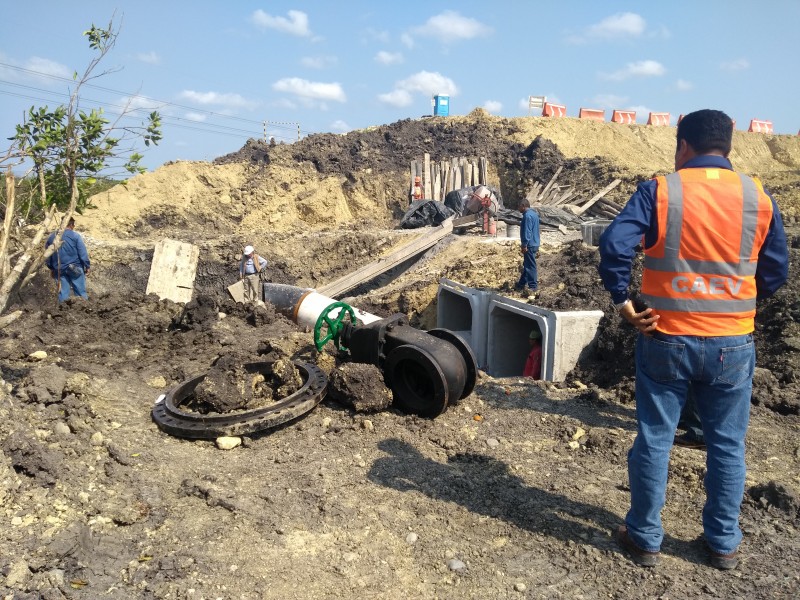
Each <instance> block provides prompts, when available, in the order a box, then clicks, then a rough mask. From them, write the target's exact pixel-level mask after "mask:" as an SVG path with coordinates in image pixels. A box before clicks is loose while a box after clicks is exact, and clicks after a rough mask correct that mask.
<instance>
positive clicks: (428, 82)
mask: <svg viewBox="0 0 800 600" xmlns="http://www.w3.org/2000/svg"><path fill="white" fill-rule="evenodd" d="M395 87H396V88H398V89H401V90H406V91H407V92H420V93H422V94H427V95H429V96H432V95H433V94H449V95H450V96H455V95H456V94H458V87H457V86H456V84H455V82H454V81H453V80H452V79H450V78H449V77H445V76H444V75H442V74H441V73H431V72H430V71H420V72H419V73H415V74H414V75H412V76H411V77H406V78H405V79H403V80H402V81H398V82H397V83H396V84H395Z"/></svg>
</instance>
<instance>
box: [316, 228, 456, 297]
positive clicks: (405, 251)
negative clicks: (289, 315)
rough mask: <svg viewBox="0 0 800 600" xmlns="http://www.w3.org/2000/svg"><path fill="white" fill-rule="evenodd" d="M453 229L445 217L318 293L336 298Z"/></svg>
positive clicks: (423, 249)
mask: <svg viewBox="0 0 800 600" xmlns="http://www.w3.org/2000/svg"><path fill="white" fill-rule="evenodd" d="M452 231H453V219H452V218H451V219H447V220H446V221H445V222H444V223H442V224H441V225H440V226H439V227H433V228H426V229H424V230H422V235H421V236H420V237H417V238H415V239H414V240H412V241H410V242H408V243H407V244H404V245H402V246H401V247H400V248H397V249H396V250H394V251H393V252H391V253H390V254H388V255H386V256H384V257H382V258H379V259H378V260H376V261H374V262H371V263H370V264H368V265H364V266H363V267H361V268H360V269H358V270H356V271H354V272H353V273H350V274H349V275H345V276H344V277H341V278H339V279H337V280H336V281H332V282H331V283H328V284H326V285H324V286H322V287H321V288H319V289H318V290H317V292H319V293H320V294H323V295H325V296H330V297H331V298H336V297H337V296H341V295H342V294H343V293H345V292H347V291H349V290H352V289H353V288H355V287H357V286H359V285H361V284H362V283H365V282H367V281H369V280H370V279H373V278H374V277H377V276H378V275H380V274H381V273H385V272H386V271H388V270H389V269H391V268H393V267H396V266H397V265H399V264H400V263H402V262H404V261H406V260H408V259H409V258H411V257H412V256H415V255H417V254H419V253H421V252H424V251H425V250H427V249H428V248H430V247H431V246H433V245H435V244H436V243H437V242H438V241H439V240H441V239H442V238H443V237H445V236H447V235H449V234H450V233H452Z"/></svg>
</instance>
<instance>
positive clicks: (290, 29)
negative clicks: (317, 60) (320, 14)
mask: <svg viewBox="0 0 800 600" xmlns="http://www.w3.org/2000/svg"><path fill="white" fill-rule="evenodd" d="M286 14H287V15H288V18H286V17H276V16H273V15H270V14H269V13H266V12H264V11H263V10H261V9H258V10H257V11H255V12H254V13H253V14H252V15H251V17H250V20H251V21H252V22H253V24H254V25H256V26H257V27H260V28H262V29H275V30H277V31H282V32H284V33H289V34H291V35H296V36H300V37H308V36H310V35H311V30H310V29H309V28H308V15H307V14H306V13H304V12H302V11H299V10H290V11H289V12H288V13H286Z"/></svg>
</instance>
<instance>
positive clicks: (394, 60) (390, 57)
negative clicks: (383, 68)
mask: <svg viewBox="0 0 800 600" xmlns="http://www.w3.org/2000/svg"><path fill="white" fill-rule="evenodd" d="M375 62H379V63H381V64H382V65H396V64H399V63H401V62H403V54H402V53H401V52H386V51H385V50H381V51H380V52H378V53H377V54H376V55H375Z"/></svg>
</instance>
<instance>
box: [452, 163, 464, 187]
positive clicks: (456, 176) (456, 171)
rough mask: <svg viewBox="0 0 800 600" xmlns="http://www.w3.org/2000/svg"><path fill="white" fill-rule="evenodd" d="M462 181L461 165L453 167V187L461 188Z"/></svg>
mask: <svg viewBox="0 0 800 600" xmlns="http://www.w3.org/2000/svg"><path fill="white" fill-rule="evenodd" d="M462 183H463V182H462V181H461V168H460V167H453V189H455V190H460V189H461V188H462V187H464V186H463V185H462Z"/></svg>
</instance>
